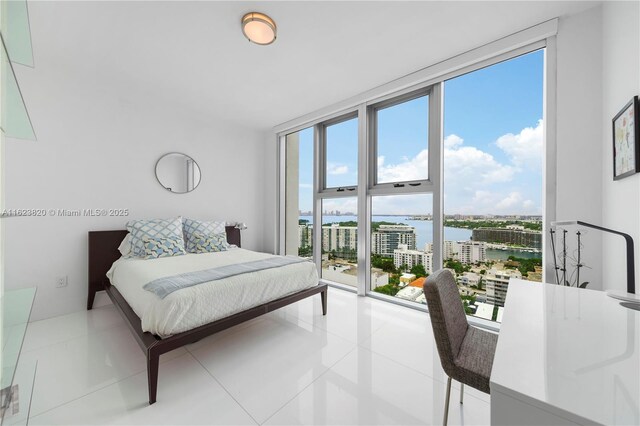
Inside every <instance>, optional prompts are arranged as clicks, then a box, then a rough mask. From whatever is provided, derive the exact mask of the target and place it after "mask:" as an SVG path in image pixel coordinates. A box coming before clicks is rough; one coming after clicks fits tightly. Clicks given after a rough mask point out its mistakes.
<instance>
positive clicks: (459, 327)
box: [423, 269, 469, 376]
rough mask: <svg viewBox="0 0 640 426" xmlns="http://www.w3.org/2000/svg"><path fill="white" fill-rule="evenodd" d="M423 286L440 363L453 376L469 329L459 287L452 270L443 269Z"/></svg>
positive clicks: (429, 278) (432, 275)
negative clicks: (455, 363) (455, 362)
mask: <svg viewBox="0 0 640 426" xmlns="http://www.w3.org/2000/svg"><path fill="white" fill-rule="evenodd" d="M423 289H424V295H425V297H426V298H427V305H428V307H429V316H430V317H431V325H432V327H433V335H434V337H435V339H436V346H437V347H438V353H439V354H440V362H441V363H442V368H443V369H444V371H445V372H446V373H447V374H448V375H449V376H451V375H452V374H453V371H454V369H455V365H454V361H455V359H456V357H457V356H458V353H459V352H460V346H461V345H462V341H463V340H464V336H465V335H466V334H467V329H468V328H469V323H468V322H467V316H466V314H465V313H464V307H463V306H462V301H461V300H460V294H459V293H458V286H457V285H456V280H455V278H454V277H453V274H452V273H451V271H449V270H447V269H441V270H439V271H436V272H434V273H433V274H431V275H430V276H429V277H428V278H427V280H426V281H425V283H424V286H423Z"/></svg>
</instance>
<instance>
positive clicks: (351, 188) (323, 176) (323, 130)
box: [316, 110, 360, 198]
mask: <svg viewBox="0 0 640 426" xmlns="http://www.w3.org/2000/svg"><path fill="white" fill-rule="evenodd" d="M354 118H355V119H356V124H359V121H360V119H359V115H358V110H353V111H350V112H348V113H346V114H342V115H339V116H337V117H333V118H331V119H328V120H325V121H322V122H321V123H318V124H316V127H317V130H318V132H319V133H318V136H319V142H318V143H319V148H320V153H319V155H320V158H319V159H320V163H319V164H318V169H319V171H320V176H319V179H320V180H319V183H320V185H319V186H318V192H319V193H321V194H323V195H326V196H333V197H336V198H337V197H349V196H354V192H356V191H357V189H358V182H357V179H356V184H355V185H347V186H332V187H328V186H327V175H328V173H327V166H328V164H329V163H328V161H327V128H328V127H331V126H335V125H337V124H341V123H344V122H347V121H349V120H353V119H354ZM358 133H359V132H358ZM358 139H359V134H358V136H357V137H356V140H355V141H354V142H355V143H356V147H357V148H359V146H358ZM357 157H358V156H357V155H356V160H357ZM358 163H359V162H358ZM359 169H360V168H359V164H358V167H357V170H358V177H359V176H360V175H359V173H360V170H359Z"/></svg>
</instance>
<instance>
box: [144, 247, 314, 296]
mask: <svg viewBox="0 0 640 426" xmlns="http://www.w3.org/2000/svg"><path fill="white" fill-rule="evenodd" d="M306 261H307V260H306V259H301V258H299V257H294V256H277V257H271V258H268V259H262V260H254V261H252V262H244V263H236V264H234V265H226V266H220V267H218V268H211V269H205V270H203V271H193V272H185V273H183V274H178V275H172V276H170V277H163V278H158V279H155V280H153V281H151V282H149V283H147V284H145V285H144V287H143V288H144V289H145V290H147V291H150V292H152V293H154V294H155V295H156V296H158V297H159V298H160V299H164V298H165V297H167V296H168V295H170V294H171V293H173V292H174V291H177V290H181V289H183V288H187V287H191V286H194V285H198V284H202V283H206V282H209V281H215V280H221V279H223V278H228V277H233V276H235V275H240V274H247V273H249V272H257V271H262V270H264V269H271V268H279V267H280V266H286V265H292V264H294V263H301V262H306Z"/></svg>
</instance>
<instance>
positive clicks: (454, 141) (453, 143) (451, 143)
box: [444, 133, 464, 149]
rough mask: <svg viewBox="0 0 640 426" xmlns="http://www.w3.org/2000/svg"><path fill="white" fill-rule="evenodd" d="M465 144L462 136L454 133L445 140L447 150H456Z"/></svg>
mask: <svg viewBox="0 0 640 426" xmlns="http://www.w3.org/2000/svg"><path fill="white" fill-rule="evenodd" d="M463 143H464V140H463V139H462V138H461V137H460V136H458V135H454V134H453V133H452V134H450V135H449V136H447V137H446V138H444V148H445V149H447V148H449V149H451V148H455V147H457V146H459V145H462V144H463Z"/></svg>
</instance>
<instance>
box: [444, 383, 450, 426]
mask: <svg viewBox="0 0 640 426" xmlns="http://www.w3.org/2000/svg"><path fill="white" fill-rule="evenodd" d="M450 397H451V377H447V397H446V398H445V399H444V418H443V419H442V426H447V420H448V418H449V398H450Z"/></svg>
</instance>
